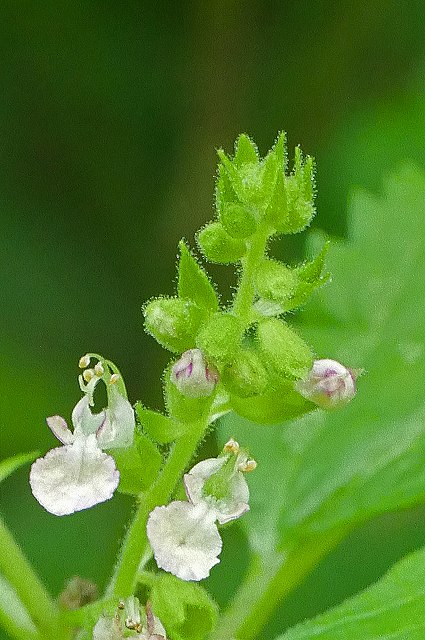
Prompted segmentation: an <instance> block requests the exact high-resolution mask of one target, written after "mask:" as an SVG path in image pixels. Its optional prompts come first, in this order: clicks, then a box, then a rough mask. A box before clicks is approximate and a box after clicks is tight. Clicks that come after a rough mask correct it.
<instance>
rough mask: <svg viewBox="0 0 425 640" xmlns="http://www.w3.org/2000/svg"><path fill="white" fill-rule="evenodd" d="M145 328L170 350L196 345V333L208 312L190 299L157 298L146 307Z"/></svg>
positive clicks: (178, 351)
mask: <svg viewBox="0 0 425 640" xmlns="http://www.w3.org/2000/svg"><path fill="white" fill-rule="evenodd" d="M144 315H145V329H146V331H147V332H148V333H150V334H151V335H152V336H153V337H154V338H155V339H156V340H157V341H158V342H159V344H162V345H163V346H164V347H165V348H166V349H169V351H174V352H176V353H181V352H182V351H186V350H187V349H190V348H191V347H194V346H195V336H196V333H197V331H198V329H199V327H200V325H201V323H202V322H203V320H205V318H206V316H207V314H206V312H205V311H204V310H203V309H200V308H199V307H198V306H197V305H196V304H195V303H193V302H192V301H190V300H181V299H179V298H156V299H155V300H151V302H149V303H148V304H147V305H146V306H145V308H144Z"/></svg>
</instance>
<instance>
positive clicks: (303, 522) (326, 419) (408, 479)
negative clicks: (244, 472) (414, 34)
mask: <svg viewBox="0 0 425 640" xmlns="http://www.w3.org/2000/svg"><path fill="white" fill-rule="evenodd" d="M400 211H409V222H408V223H407V222H406V223H404V224H403V225H402V224H400ZM350 217H351V220H352V229H353V231H352V240H351V242H350V243H340V244H339V245H336V246H333V247H332V249H331V251H330V256H329V266H330V270H331V272H332V274H333V282H332V285H331V286H329V287H325V288H323V289H321V291H320V293H319V294H318V295H317V296H316V297H315V299H314V300H312V302H311V304H310V305H308V306H307V308H306V311H305V312H304V314H303V318H302V319H303V327H302V329H303V335H305V336H306V337H307V338H308V340H309V342H310V343H311V344H314V346H315V350H316V353H317V354H318V356H319V357H329V358H334V359H336V360H338V361H340V362H342V363H343V364H345V365H346V366H350V367H353V368H357V367H359V368H363V369H364V370H365V372H366V373H365V374H364V375H363V376H362V377H361V378H360V379H359V380H358V387H359V390H358V394H357V397H356V398H355V399H354V400H353V401H352V402H351V403H350V404H349V405H348V406H347V407H346V408H344V409H343V410H341V411H336V412H333V413H332V412H328V413H326V412H323V411H316V412H314V413H313V414H310V415H308V416H305V417H303V418H301V419H300V420H298V421H296V422H294V423H292V424H287V425H283V426H282V428H281V429H280V435H279V446H278V447H276V438H277V434H273V432H272V430H270V431H267V432H264V430H262V429H261V427H257V428H253V430H254V431H255V432H256V433H255V434H254V436H253V438H254V440H256V441H257V445H256V446H255V444H254V443H253V444H251V442H248V443H247V444H248V446H249V447H250V449H251V452H252V455H253V456H256V452H255V450H256V449H259V452H260V455H257V458H258V461H259V466H261V456H262V455H267V456H268V457H267V460H268V459H269V455H270V452H271V451H273V453H276V455H278V459H279V460H280V464H279V466H280V467H281V469H282V475H281V480H282V481H281V483H280V488H281V491H280V495H279V496H278V495H277V493H278V492H275V498H276V501H275V504H276V505H277V503H280V504H281V505H283V506H282V512H281V517H280V537H281V540H289V539H290V538H293V537H300V536H302V535H309V536H310V535H316V534H319V533H323V532H325V531H328V530H331V529H333V528H335V527H340V526H346V525H347V524H350V525H352V524H354V523H355V522H361V521H364V520H366V519H367V518H370V517H371V516H373V515H375V514H378V513H382V512H384V511H390V510H393V509H399V508H402V507H406V506H410V505H414V504H416V503H418V502H422V501H424V499H425V464H424V460H425V393H424V388H423V381H424V379H425V349H424V346H423V345H424V343H425V323H424V321H423V318H424V317H425V260H424V259H423V247H424V244H423V243H424V238H425V177H424V175H423V174H422V173H420V172H419V171H417V170H415V169H412V168H404V169H403V170H401V171H400V172H398V173H396V174H394V175H393V176H391V178H390V180H389V181H388V182H387V183H386V187H385V195H384V197H383V198H380V199H378V198H375V197H371V196H369V195H366V194H364V193H362V192H357V194H356V195H355V197H354V198H353V200H352V204H351V208H350ZM384 231H385V236H384V238H385V240H384V241H383V233H384ZM267 322H270V321H267ZM271 352H272V346H270V354H271V355H272V353H271ZM235 426H236V425H235V422H234V421H232V432H234V433H235V437H239V438H242V440H243V439H244V436H243V435H242V434H241V431H243V427H240V428H239V429H238V431H237V432H236V431H235ZM260 432H261V434H262V435H261V438H260ZM266 433H267V435H266ZM249 440H251V432H250V434H249ZM266 452H267V453H266ZM258 477H259V474H257V473H256V474H253V478H252V480H253V482H254V483H255V482H256V481H257V478H258ZM258 491H259V492H261V493H263V491H262V489H261V488H260V486H259V487H258ZM254 493H255V492H254ZM253 511H254V510H253Z"/></svg>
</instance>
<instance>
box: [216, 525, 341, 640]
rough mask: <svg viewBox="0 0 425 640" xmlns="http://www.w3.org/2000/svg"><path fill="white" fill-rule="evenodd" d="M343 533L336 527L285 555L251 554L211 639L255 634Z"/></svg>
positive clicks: (245, 637) (244, 638) (244, 639)
mask: <svg viewBox="0 0 425 640" xmlns="http://www.w3.org/2000/svg"><path fill="white" fill-rule="evenodd" d="M346 534H347V530H346V529H342V530H341V529H339V530H338V531H336V532H334V533H333V534H329V535H327V536H323V537H322V538H321V539H316V540H311V541H309V542H308V543H304V544H300V545H299V546H298V547H296V548H295V549H294V550H293V551H291V552H290V553H288V555H287V556H282V554H277V553H276V554H274V555H273V556H271V557H269V558H267V559H264V558H261V557H260V556H259V555H256V556H254V559H253V561H252V563H251V566H250V568H249V570H248V572H247V575H246V578H245V580H244V582H243V583H242V585H241V587H240V588H239V591H238V592H237V593H236V595H235V597H234V599H233V601H232V603H231V606H230V608H229V609H228V611H227V612H225V613H224V615H223V617H222V618H221V619H220V621H219V622H218V624H217V628H216V631H215V633H214V634H213V635H212V637H211V640H228V639H229V638H235V639H237V640H252V639H253V638H255V637H256V636H257V634H258V633H259V632H260V631H261V629H262V628H263V627H264V625H265V623H266V622H267V620H268V619H269V618H270V616H271V614H272V613H273V611H274V610H275V609H276V607H277V606H278V605H279V604H280V603H281V602H282V601H283V600H285V598H286V597H287V596H288V595H289V594H290V593H292V591H294V589H295V588H296V587H297V586H298V585H299V584H301V582H302V581H303V580H304V578H305V577H306V576H307V575H308V574H309V573H310V572H311V571H312V570H313V569H314V567H315V566H316V565H317V564H318V563H319V562H320V560H322V558H324V557H325V556H326V555H327V554H328V553H329V552H330V551H331V550H332V549H333V548H334V547H335V546H336V545H337V544H338V543H339V542H340V541H341V540H342V539H343V538H344V537H345V535H346ZM282 557H283V559H282Z"/></svg>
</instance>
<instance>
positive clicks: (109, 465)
mask: <svg viewBox="0 0 425 640" xmlns="http://www.w3.org/2000/svg"><path fill="white" fill-rule="evenodd" d="M85 362H86V361H84V362H83V363H82V364H85ZM86 372H87V370H86ZM86 372H85V373H86ZM104 373H105V371H104V368H103V367H102V369H99V368H98V374H102V375H103V374H104ZM87 377H90V376H86V378H87ZM101 379H102V378H101V377H100V375H93V376H92V377H90V380H89V382H88V384H87V386H84V384H83V382H82V380H80V385H81V388H82V389H83V391H84V392H85V393H84V396H83V398H81V400H79V401H78V402H77V404H76V405H75V407H74V409H73V411H72V424H73V427H74V431H71V430H70V429H69V428H68V425H67V424H66V421H65V420H64V419H63V418H62V417H61V416H51V417H49V418H47V424H48V426H49V427H50V429H51V430H52V432H53V433H54V435H55V436H56V437H57V438H58V440H60V442H62V444H63V445H64V446H63V447H58V448H56V449H52V450H51V451H49V452H48V453H47V454H46V455H45V457H44V458H39V459H38V460H36V461H35V462H34V464H33V465H32V467H31V473H30V485H31V490H32V492H33V494H34V496H35V498H36V499H37V500H38V501H39V503H40V504H41V505H42V506H43V507H44V508H45V509H46V510H47V511H49V512H50V513H53V514H54V515H58V516H63V515H67V514H70V513H74V512H75V511H81V510H83V509H88V508H90V507H92V506H93V505H95V504H98V503H99V502H105V500H109V499H110V498H111V497H112V495H113V493H114V491H115V489H116V488H117V486H118V483H119V472H118V471H117V469H116V467H115V461H114V459H113V458H112V457H111V456H109V455H107V454H106V453H103V452H102V449H111V448H119V447H121V448H124V447H129V446H131V444H132V442H133V437H134V428H135V418H134V413H133V409H132V407H131V405H130V403H129V402H128V400H127V399H126V398H125V397H124V396H123V395H121V393H120V391H119V390H118V389H117V388H116V386H115V384H110V383H108V384H106V382H105V380H104V382H105V384H106V387H107V394H108V407H107V408H106V409H103V411H101V412H100V413H92V411H91V409H90V404H91V403H92V401H93V400H92V398H93V391H94V389H95V386H96V385H97V383H98V382H99V380H101ZM109 380H110V379H109Z"/></svg>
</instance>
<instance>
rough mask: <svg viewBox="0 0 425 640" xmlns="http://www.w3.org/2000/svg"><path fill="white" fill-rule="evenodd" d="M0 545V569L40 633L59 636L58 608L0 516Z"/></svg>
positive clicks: (45, 635) (47, 635) (46, 635)
mask: <svg viewBox="0 0 425 640" xmlns="http://www.w3.org/2000/svg"><path fill="white" fill-rule="evenodd" d="M0 549H1V552H0V572H1V574H2V575H3V576H4V577H5V578H6V580H7V581H8V582H9V584H10V585H11V586H12V587H13V588H14V589H15V591H16V593H17V595H18V597H19V599H20V600H21V602H22V604H23V605H24V607H25V608H26V610H27V612H28V614H29V615H30V617H31V619H32V621H33V622H34V625H35V626H36V628H37V630H38V631H39V632H40V635H41V636H44V637H47V638H48V637H50V638H51V637H55V638H57V637H59V630H58V628H57V621H58V615H59V611H58V608H57V607H56V605H55V604H54V602H53V600H52V599H51V597H50V596H49V594H48V593H47V591H46V590H45V588H44V586H43V584H42V583H41V581H40V580H39V578H38V576H37V575H36V574H35V572H34V570H33V569H32V567H31V565H30V564H29V562H28V560H27V559H26V558H25V556H24V554H23V553H22V551H21V549H20V547H19V546H18V544H17V543H16V542H15V540H14V538H13V536H12V534H11V533H10V531H9V530H8V528H7V527H6V525H5V523H4V522H3V520H2V519H1V518H0Z"/></svg>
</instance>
